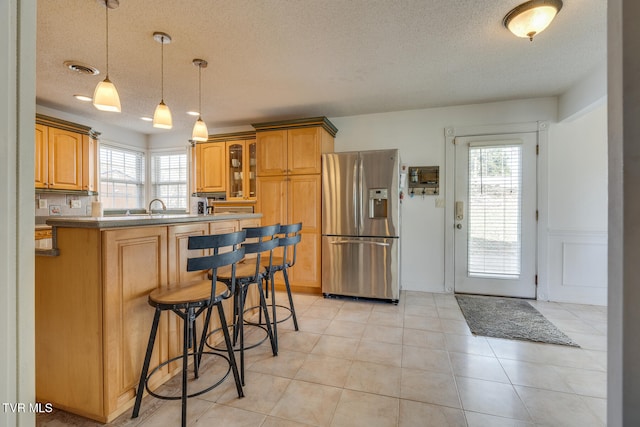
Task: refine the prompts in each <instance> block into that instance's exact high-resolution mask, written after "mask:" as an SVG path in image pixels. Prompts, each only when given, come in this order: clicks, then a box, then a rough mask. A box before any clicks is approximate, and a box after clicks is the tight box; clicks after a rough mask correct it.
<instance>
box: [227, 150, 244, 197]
mask: <svg viewBox="0 0 640 427" xmlns="http://www.w3.org/2000/svg"><path fill="white" fill-rule="evenodd" d="M226 147H227V149H226V169H227V200H244V199H245V198H246V194H245V192H244V188H245V185H244V182H245V178H246V177H245V176H244V175H245V174H244V167H245V162H244V161H245V157H246V156H245V144H244V141H227V143H226Z"/></svg>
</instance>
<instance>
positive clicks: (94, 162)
mask: <svg viewBox="0 0 640 427" xmlns="http://www.w3.org/2000/svg"><path fill="white" fill-rule="evenodd" d="M82 189H83V190H86V191H98V140H97V139H95V138H92V137H90V136H89V135H82Z"/></svg>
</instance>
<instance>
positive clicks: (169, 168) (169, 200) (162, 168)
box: [151, 152, 188, 210]
mask: <svg viewBox="0 0 640 427" xmlns="http://www.w3.org/2000/svg"><path fill="white" fill-rule="evenodd" d="M187 169H188V165H187V154H186V153H185V152H172V153H153V154H151V198H152V199H154V198H159V199H162V201H164V202H165V204H166V205H167V209H185V210H186V209H187V199H188V188H187V176H188V170H187Z"/></svg>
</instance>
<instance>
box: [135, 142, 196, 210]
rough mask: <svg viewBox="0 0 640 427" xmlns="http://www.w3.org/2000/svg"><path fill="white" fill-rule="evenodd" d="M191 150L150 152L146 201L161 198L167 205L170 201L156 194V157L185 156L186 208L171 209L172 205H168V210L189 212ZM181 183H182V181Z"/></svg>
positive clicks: (158, 150)
mask: <svg viewBox="0 0 640 427" xmlns="http://www.w3.org/2000/svg"><path fill="white" fill-rule="evenodd" d="M189 153H190V151H189V148H166V149H156V150H150V151H149V152H148V156H147V176H146V183H147V184H148V185H146V199H147V200H149V201H150V200H153V199H154V198H156V197H157V198H160V199H162V201H163V202H165V203H167V202H168V200H165V198H163V197H158V196H157V195H156V194H155V188H154V186H155V183H154V176H153V173H154V172H153V162H154V158H155V157H156V156H162V155H177V154H180V155H182V154H184V156H185V162H186V163H185V166H186V171H185V180H184V185H185V192H184V203H185V205H184V208H181V207H171V206H170V204H167V209H171V210H174V211H175V210H178V211H183V210H184V211H185V212H189V194H190V188H189V185H190V182H189V181H190V180H189V177H190V176H191V162H190V158H189ZM180 182H181V181H180ZM155 208H157V206H156V207H155Z"/></svg>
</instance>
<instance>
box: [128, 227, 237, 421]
mask: <svg viewBox="0 0 640 427" xmlns="http://www.w3.org/2000/svg"><path fill="white" fill-rule="evenodd" d="M245 236H246V233H245V232H244V231H238V232H234V233H228V234H220V235H210V236H190V237H189V242H188V248H189V249H199V250H208V249H212V250H213V255H204V256H199V257H193V258H189V259H188V260H187V271H204V272H206V271H207V270H210V271H211V273H210V276H211V279H204V280H198V281H195V282H190V283H187V284H180V285H174V286H171V287H169V288H166V289H156V290H154V291H152V292H151V293H150V294H149V305H151V306H153V307H155V315H154V317H153V323H152V325H151V333H150V335H149V343H148V344H147V352H146V355H145V358H144V363H143V366H142V372H141V373H140V381H139V382H138V389H137V393H136V401H135V404H134V407H133V414H132V416H131V417H132V418H136V417H137V416H138V414H139V411H140V404H141V403H142V394H143V392H144V390H145V389H146V390H147V392H148V393H149V394H150V395H152V396H154V397H157V398H160V399H169V400H178V399H181V400H182V426H186V423H187V398H189V397H194V396H199V395H201V394H203V393H206V392H208V391H209V390H211V389H213V388H214V387H216V386H218V385H220V384H221V383H222V381H224V379H225V378H226V377H227V376H228V375H229V372H230V371H232V372H233V377H234V379H235V383H236V389H237V391H238V397H242V396H243V392H242V384H241V381H240V375H239V372H238V367H237V365H236V360H235V355H234V352H233V347H232V343H231V337H230V335H229V330H228V327H227V321H226V318H225V315H224V309H223V307H222V301H223V300H225V299H227V298H229V297H231V296H232V295H234V294H235V291H236V264H237V263H238V262H239V261H240V260H241V259H242V258H243V257H244V254H245V250H244V248H240V247H239V245H240V244H241V243H242V242H243V241H244V240H245ZM223 247H230V249H231V251H230V252H225V253H220V252H219V250H220V248H223ZM222 268H225V269H228V270H229V272H230V277H229V280H227V281H226V282H225V283H223V282H220V281H218V271H219V270H220V269H222ZM203 277H206V274H205V275H204V276H203ZM214 306H215V307H217V309H218V317H219V320H220V324H221V325H222V327H221V329H222V331H223V333H224V340H225V343H226V346H227V349H228V351H227V354H226V356H225V355H224V354H220V353H216V352H212V351H204V341H205V338H206V337H207V336H208V326H209V321H210V318H211V312H212V309H213V307H214ZM169 310H170V311H172V312H174V313H175V314H177V315H178V316H179V317H180V318H181V319H182V320H183V326H184V329H183V345H182V354H181V355H180V356H176V357H173V358H171V359H169V360H167V361H165V362H163V363H161V364H160V365H158V366H157V367H156V368H154V369H153V370H152V371H151V373H149V363H150V360H151V354H152V353H153V346H154V343H155V339H156V334H157V332H158V324H159V322H160V314H161V313H162V312H163V311H169ZM204 312H206V320H205V322H204V328H203V331H202V338H201V340H200V343H199V345H198V342H197V337H196V318H197V317H198V316H200V315H201V314H202V313H204ZM189 348H191V349H192V350H191V352H190V351H189ZM204 354H207V355H212V356H216V357H220V358H222V359H225V360H226V361H227V363H228V364H229V369H228V370H227V372H226V373H225V374H224V375H223V376H222V378H221V379H220V380H218V381H217V382H216V383H215V384H213V385H210V386H207V387H206V388H204V389H203V390H200V391H197V392H193V393H191V394H188V393H187V371H188V359H189V356H193V361H192V365H193V366H192V368H193V374H194V378H195V379H198V377H199V366H200V362H201V359H202V356H203V355H204ZM178 359H182V393H181V395H180V396H179V397H177V396H163V395H159V394H157V393H154V392H153V391H151V390H150V389H149V386H148V382H149V378H150V377H151V376H152V375H154V374H155V373H156V372H158V371H159V370H160V369H161V368H162V367H164V366H165V365H167V364H169V363H171V362H173V361H176V360H178Z"/></svg>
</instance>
